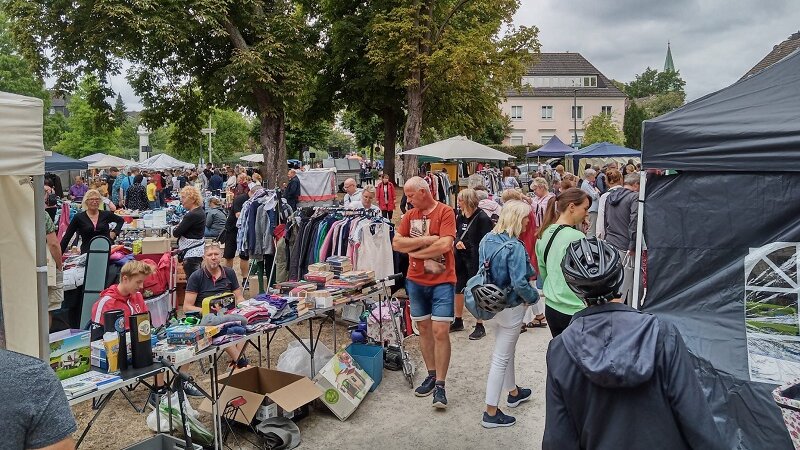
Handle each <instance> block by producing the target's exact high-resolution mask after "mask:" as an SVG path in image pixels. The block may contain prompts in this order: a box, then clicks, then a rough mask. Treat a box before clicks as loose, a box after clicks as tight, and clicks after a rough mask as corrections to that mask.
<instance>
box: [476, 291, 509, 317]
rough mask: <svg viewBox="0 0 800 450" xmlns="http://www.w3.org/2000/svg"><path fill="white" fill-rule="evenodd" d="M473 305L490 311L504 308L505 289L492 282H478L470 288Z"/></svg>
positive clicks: (495, 311)
mask: <svg viewBox="0 0 800 450" xmlns="http://www.w3.org/2000/svg"><path fill="white" fill-rule="evenodd" d="M472 296H473V297H475V306H477V307H478V308H479V309H482V310H484V311H488V312H490V313H495V314H497V313H499V312H500V311H502V310H504V309H506V291H505V290H503V289H501V288H499V287H497V285H494V284H479V285H477V286H474V287H473V288H472Z"/></svg>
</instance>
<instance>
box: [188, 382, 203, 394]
mask: <svg viewBox="0 0 800 450" xmlns="http://www.w3.org/2000/svg"><path fill="white" fill-rule="evenodd" d="M183 393H184V394H186V395H188V396H189V397H205V395H203V393H202V392H200V391H199V390H197V388H196V387H194V386H192V385H191V384H189V383H183Z"/></svg>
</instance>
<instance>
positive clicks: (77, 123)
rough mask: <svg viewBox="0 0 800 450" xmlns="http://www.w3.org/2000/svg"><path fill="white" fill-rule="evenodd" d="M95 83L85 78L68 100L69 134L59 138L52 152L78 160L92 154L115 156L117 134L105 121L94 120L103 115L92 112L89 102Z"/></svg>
mask: <svg viewBox="0 0 800 450" xmlns="http://www.w3.org/2000/svg"><path fill="white" fill-rule="evenodd" d="M97 89H98V86H97V80H95V79H94V78H92V77H87V78H85V79H84V80H82V81H81V82H80V84H79V85H78V88H77V90H76V91H75V92H73V94H72V96H71V97H70V101H69V104H68V105H67V107H68V108H69V118H67V126H68V127H69V131H67V132H66V133H64V134H63V138H62V139H61V141H60V142H59V143H58V144H56V145H55V147H54V149H55V150H56V151H58V152H61V153H64V154H66V155H68V156H71V157H73V158H82V157H84V156H87V155H90V154H92V153H97V152H102V153H109V154H118V153H119V151H120V150H121V149H120V147H119V135H120V130H119V129H117V128H115V127H114V126H113V124H111V122H110V121H108V120H102V119H98V118H99V117H102V115H103V113H102V112H101V111H98V110H97V109H95V107H94V106H93V104H92V101H91V100H90V98H91V96H92V95H93V94H92V93H93V92H97Z"/></svg>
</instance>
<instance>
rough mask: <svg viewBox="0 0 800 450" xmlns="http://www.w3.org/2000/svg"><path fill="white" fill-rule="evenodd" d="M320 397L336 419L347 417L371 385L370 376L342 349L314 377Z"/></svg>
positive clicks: (342, 419)
mask: <svg viewBox="0 0 800 450" xmlns="http://www.w3.org/2000/svg"><path fill="white" fill-rule="evenodd" d="M314 383H315V384H316V386H317V389H319V391H320V394H321V396H322V397H321V399H322V401H323V403H325V405H327V406H328V408H329V409H330V410H331V411H332V412H333V413H334V414H336V417H338V418H339V420H341V421H344V420H346V419H347V418H348V417H350V416H351V415H352V414H353V412H355V410H356V409H357V408H358V405H360V404H361V402H362V401H363V400H364V397H365V396H366V395H367V392H369V388H371V387H372V383H373V381H372V378H370V376H369V375H367V372H365V371H364V369H362V368H361V366H359V365H358V363H357V362H356V360H355V359H353V357H352V356H350V354H349V353H347V352H346V351H344V350H341V351H339V352H338V353H337V354H335V355H334V356H333V358H331V360H330V361H328V363H327V364H325V367H323V368H322V370H320V371H319V373H317V376H315V377H314Z"/></svg>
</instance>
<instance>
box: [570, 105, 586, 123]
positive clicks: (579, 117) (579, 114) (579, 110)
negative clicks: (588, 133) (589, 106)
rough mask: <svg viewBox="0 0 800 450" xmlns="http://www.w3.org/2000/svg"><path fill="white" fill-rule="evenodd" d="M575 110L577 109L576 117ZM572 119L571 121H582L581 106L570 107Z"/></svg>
mask: <svg viewBox="0 0 800 450" xmlns="http://www.w3.org/2000/svg"><path fill="white" fill-rule="evenodd" d="M576 108H577V111H578V116H577V117H575V111H576ZM572 118H573V119H579V120H582V119H583V106H578V107H575V106H573V107H572Z"/></svg>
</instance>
